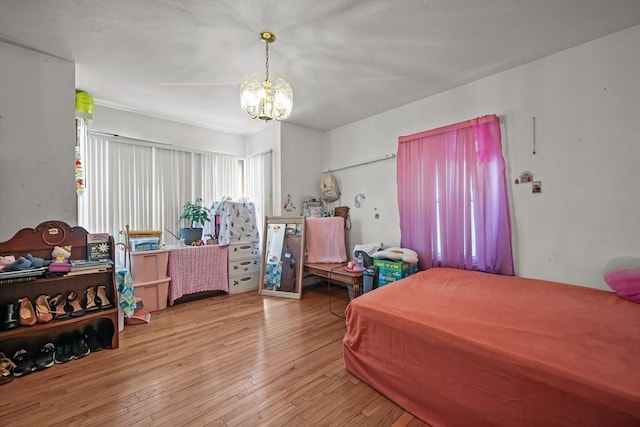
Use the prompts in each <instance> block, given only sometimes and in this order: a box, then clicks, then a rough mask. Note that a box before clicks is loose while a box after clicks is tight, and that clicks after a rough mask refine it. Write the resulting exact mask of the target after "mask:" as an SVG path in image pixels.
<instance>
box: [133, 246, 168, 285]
mask: <svg viewBox="0 0 640 427" xmlns="http://www.w3.org/2000/svg"><path fill="white" fill-rule="evenodd" d="M168 260H169V250H167V249H161V250H158V251H146V252H132V253H131V278H132V279H133V283H142V282H151V281H154V280H160V279H164V278H165V277H167V262H168Z"/></svg>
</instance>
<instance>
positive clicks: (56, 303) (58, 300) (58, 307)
mask: <svg viewBox="0 0 640 427" xmlns="http://www.w3.org/2000/svg"><path fill="white" fill-rule="evenodd" d="M66 305H67V300H66V298H65V297H63V296H62V294H57V295H55V296H54V297H53V298H51V300H50V301H49V307H51V313H52V314H53V318H54V319H55V320H59V319H66V318H67V317H69V312H68V311H67V309H66Z"/></svg>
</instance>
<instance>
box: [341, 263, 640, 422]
mask: <svg viewBox="0 0 640 427" xmlns="http://www.w3.org/2000/svg"><path fill="white" fill-rule="evenodd" d="M346 322H347V332H346V334H345V336H344V339H343V354H344V361H345V366H346V369H347V370H348V371H349V372H351V373H352V374H354V375H355V376H357V377H358V378H360V379H361V380H363V381H364V382H366V383H368V384H369V385H371V386H372V387H374V388H376V389H377V390H378V391H380V392H381V393H382V394H384V395H385V396H387V397H388V398H389V399H391V400H392V401H394V402H395V403H396V404H398V405H399V406H400V407H402V408H404V409H405V410H407V411H409V412H411V413H412V414H413V415H415V416H417V417H419V418H420V419H422V420H423V421H425V422H427V423H429V424H432V425H434V426H482V425H486V426H489V425H490V426H500V425H503V426H557V425H564V426H581V427H582V426H636V427H637V426H640V305H638V304H634V303H632V302H629V301H626V300H624V299H622V298H620V297H618V296H617V295H616V294H615V293H611V292H606V291H601V290H596V289H590V288H585V287H580V286H573V285H566V284H559V283H554V282H547V281H541V280H533V279H524V278H517V277H511V276H499V275H492V274H488V273H481V272H473V271H463V270H456V269H450V268H434V269H430V270H427V271H423V272H420V273H417V274H415V275H413V276H410V277H408V278H405V279H403V280H400V281H398V282H396V283H394V284H391V285H387V286H384V287H382V288H379V289H377V290H375V291H373V292H369V293H367V294H364V295H363V296H361V297H358V298H356V299H354V300H353V301H352V302H351V303H350V304H349V305H348V306H347V309H346Z"/></svg>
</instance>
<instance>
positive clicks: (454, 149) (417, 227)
mask: <svg viewBox="0 0 640 427" xmlns="http://www.w3.org/2000/svg"><path fill="white" fill-rule="evenodd" d="M398 205H399V208H400V230H401V233H402V235H401V245H402V247H406V248H411V249H413V250H415V251H416V252H418V255H419V259H420V268H421V269H426V268H430V267H435V266H443V267H455V268H460V269H465V270H480V271H486V272H490V273H499V274H506V275H513V274H514V268H513V255H512V248H511V221H510V216H509V201H508V195H507V185H506V175H505V162H504V158H503V157H502V144H501V136H500V121H499V119H498V117H497V116H495V115H490V116H483V117H479V118H477V119H473V120H468V121H465V122H461V123H456V124H454V125H450V126H446V127H442V128H438V129H433V130H430V131H426V132H421V133H418V134H414V135H409V136H402V137H400V138H399V139H398Z"/></svg>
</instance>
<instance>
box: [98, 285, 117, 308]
mask: <svg viewBox="0 0 640 427" xmlns="http://www.w3.org/2000/svg"><path fill="white" fill-rule="evenodd" d="M96 302H97V303H98V304H99V305H100V308H102V309H105V308H111V307H113V304H111V301H109V298H108V297H107V287H106V286H104V285H101V286H98V290H97V295H96Z"/></svg>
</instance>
